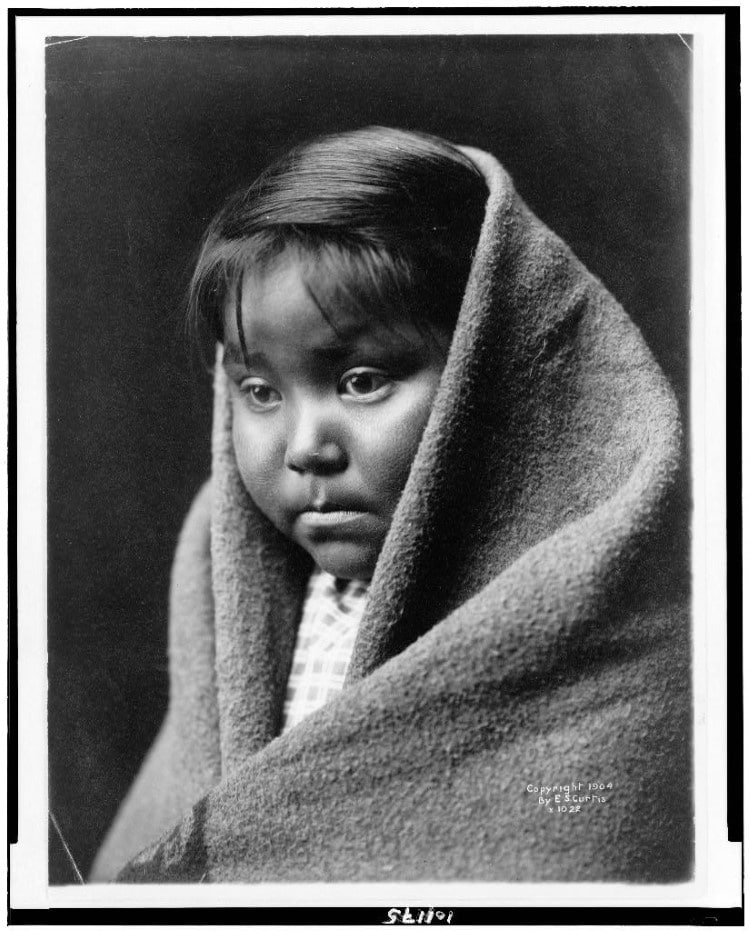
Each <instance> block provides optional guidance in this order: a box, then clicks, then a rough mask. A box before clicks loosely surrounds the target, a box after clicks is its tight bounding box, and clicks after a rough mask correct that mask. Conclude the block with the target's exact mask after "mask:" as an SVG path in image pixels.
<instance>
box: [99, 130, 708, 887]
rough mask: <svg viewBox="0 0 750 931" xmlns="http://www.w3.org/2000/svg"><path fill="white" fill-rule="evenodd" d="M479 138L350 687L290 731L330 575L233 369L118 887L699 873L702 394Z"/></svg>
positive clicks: (120, 826) (121, 852)
mask: <svg viewBox="0 0 750 931" xmlns="http://www.w3.org/2000/svg"><path fill="white" fill-rule="evenodd" d="M464 151H465V152H466V154H468V155H469V157H470V158H472V159H473V160H474V162H475V163H476V164H477V166H478V167H479V168H480V170H481V171H482V173H483V175H484V177H485V179H486V181H487V184H488V188H489V192H490V193H489V199H488V202H487V208H486V216H485V220H484V224H483V227H482V230H481V234H480V238H479V241H478V243H477V248H476V254H475V258H474V262H473V265H472V270H471V274H470V277H469V281H468V284H467V288H466V293H465V296H464V300H463V304H462V308H461V312H460V315H459V319H458V323H457V327H456V331H455V335H454V339H453V343H452V346H451V349H450V353H449V356H448V361H447V364H446V367H445V370H444V372H443V376H442V379H441V382H440V387H439V389H438V393H437V396H436V399H435V403H434V408H433V410H432V413H431V416H430V420H429V422H428V425H427V427H426V430H425V433H424V435H423V438H422V441H421V444H420V446H419V449H418V452H417V455H416V458H415V460H414V463H413V466H412V469H411V473H410V476H409V479H408V481H407V484H406V487H405V490H404V493H403V496H402V498H401V500H400V503H399V505H398V508H397V510H396V513H395V515H394V519H393V523H392V526H391V530H390V532H389V534H388V537H387V539H386V542H385V545H384V548H383V551H382V553H381V555H380V558H379V561H378V565H377V567H376V571H375V575H374V577H373V580H372V583H371V587H370V600H369V603H368V608H367V611H366V613H365V616H364V618H363V621H362V624H361V627H360V630H359V632H358V635H357V640H356V643H355V647H354V654H353V658H352V663H351V665H350V668H349V672H348V676H347V683H346V686H345V688H344V691H343V692H342V693H341V695H340V696H338V697H337V698H336V699H334V700H333V701H331V702H329V703H328V704H327V705H325V706H324V707H322V708H321V709H319V710H318V711H317V712H315V713H314V714H312V715H311V716H310V717H309V718H307V719H306V720H305V721H303V722H302V723H301V724H299V725H298V726H296V727H295V728H293V729H292V730H290V731H289V732H288V733H286V734H285V735H284V736H282V737H277V736H276V734H277V733H278V729H279V723H280V715H281V707H282V703H283V695H284V687H285V683H286V679H287V675H288V671H289V667H290V664H291V658H292V653H293V649H294V639H295V633H296V625H297V623H298V618H299V613H300V607H301V603H302V599H303V597H304V591H305V585H306V581H307V578H308V576H309V572H310V569H311V564H310V561H309V558H308V557H307V556H306V554H304V553H303V552H302V551H301V550H299V549H298V548H297V547H296V545H295V544H293V543H291V542H289V541H287V540H285V539H284V538H283V537H281V535H280V534H279V533H278V532H277V531H276V530H275V529H274V528H273V527H272V526H271V524H270V523H269V522H268V521H267V519H266V518H265V517H263V515H261V514H260V513H259V512H258V511H257V509H256V508H255V506H254V505H253V503H252V501H251V500H250V498H249V496H248V495H247V493H246V491H245V489H244V487H243V485H242V482H241V480H240V478H239V475H238V473H237V468H236V464H235V460H234V454H233V450H232V444H231V409H230V406H229V402H228V397H227V391H226V385H225V383H224V381H225V376H224V375H223V373H222V370H221V368H220V367H218V366H217V374H216V383H215V415H214V440H213V469H212V477H211V482H210V486H208V487H207V488H206V489H204V491H203V492H202V493H201V496H200V497H199V499H198V501H197V502H196V504H195V505H194V508H193V510H192V512H191V515H190V517H189V518H188V521H187V523H186V527H185V529H184V531H183V536H182V539H181V543H180V546H179V548H178V553H177V558H176V561H175V568H174V571H173V579H172V594H171V617H170V675H171V696H170V709H169V713H168V716H167V719H166V721H165V724H164V726H163V728H162V732H161V734H160V737H159V739H158V741H157V744H156V746H155V748H154V749H153V750H152V752H151V754H150V756H149V758H148V760H147V762H146V764H145V765H144V769H143V771H142V773H141V775H140V776H139V780H138V781H137V783H136V784H135V786H134V788H133V789H132V790H131V793H130V794H129V796H128V798H127V800H126V802H125V804H124V806H123V808H122V810H121V812H120V815H119V816H118V820H117V822H116V823H115V825H114V827H113V828H112V830H111V832H110V834H109V836H108V839H107V841H106V843H105V846H104V848H103V849H102V851H101V853H100V855H99V858H98V860H97V864H96V866H95V871H94V878H111V877H112V876H113V875H115V873H117V871H118V870H119V869H121V868H122V867H124V866H125V864H126V862H127V861H128V860H130V862H129V863H127V866H125V868H124V869H123V870H122V871H121V872H120V873H119V877H118V878H119V880H120V881H147V882H173V881H194V882H198V881H217V882H228V881H260V880H264V881H280V880H299V881H310V880H327V881H351V880H371V881H393V880H399V881H405V880H465V879H475V880H492V881H509V880H524V881H536V880H555V881H566V880H576V881H593V880H628V881H642V882H653V881H675V880H680V879H687V878H688V877H689V875H690V872H691V869H692V832H693V827H692V801H691V747H690V734H691V705H690V646H689V633H690V621H689V612H688V610H687V608H686V605H687V601H688V589H689V586H688V577H687V570H686V561H685V560H686V557H685V547H684V540H685V538H686V533H685V527H684V523H685V516H684V514H685V508H684V505H682V504H681V503H680V502H678V501H677V500H676V495H675V488H676V485H677V483H678V477H679V464H680V459H681V439H680V426H679V418H678V413H677V406H676V402H675V399H674V397H673V395H672V392H671V390H670V388H669V386H668V384H667V382H666V380H665V378H664V376H663V374H662V373H661V371H660V370H659V367H658V366H657V364H656V362H655V361H654V359H653V357H652V356H651V353H650V352H649V350H648V349H647V347H646V345H645V343H644V342H643V339H642V337H641V336H640V334H639V332H638V330H637V329H636V327H635V326H634V325H633V323H632V322H631V321H630V319H629V318H628V317H627V315H626V314H625V312H624V311H623V310H622V308H621V307H620V306H619V305H618V304H617V302H616V301H615V299H614V298H613V297H612V296H611V295H610V294H609V293H608V292H607V291H606V289H605V288H604V287H603V286H602V284H601V283H600V282H599V281H598V280H596V279H595V278H594V277H593V276H592V275H591V274H590V273H589V272H588V271H587V270H586V269H585V268H584V267H583V266H582V265H581V263H580V262H579V261H578V260H577V259H576V257H575V256H574V255H573V254H572V252H571V251H570V250H569V249H568V247H567V246H566V245H565V244H564V243H563V242H562V241H561V240H560V239H559V238H558V237H557V236H555V235H554V234H553V233H552V232H551V231H550V230H548V229H547V228H546V227H545V226H544V225H543V224H542V223H541V222H540V221H539V220H538V219H537V218H536V217H535V216H534V215H533V214H532V213H531V212H530V211H529V210H528V208H527V207H526V206H525V205H524V204H523V202H522V201H521V199H520V198H519V197H518V195H517V194H516V192H515V190H514V188H513V185H512V182H511V180H510V178H509V177H508V175H507V174H506V173H505V171H504V170H503V169H502V167H501V166H500V165H499V164H498V163H497V162H496V161H495V159H494V158H492V156H490V155H488V154H486V153H483V152H480V151H478V150H475V149H468V148H467V149H464ZM600 786H604V787H605V788H599V787H600ZM566 787H567V789H566ZM571 787H573V788H571ZM592 787H593V788H592ZM553 789H554V790H555V791H553ZM546 790H549V791H546ZM566 796H567V800H566ZM584 799H585V800H584ZM582 800H583V801H582ZM180 816H182V817H180ZM178 819H179V820H178ZM175 825H176V826H175ZM169 828H172V830H168V829H169ZM165 832H167V833H165ZM147 844H150V846H148V847H146V845H147ZM144 847H145V848H146V849H145V850H144V849H142V848H144ZM136 854H137V856H136ZM131 858H134V859H131Z"/></svg>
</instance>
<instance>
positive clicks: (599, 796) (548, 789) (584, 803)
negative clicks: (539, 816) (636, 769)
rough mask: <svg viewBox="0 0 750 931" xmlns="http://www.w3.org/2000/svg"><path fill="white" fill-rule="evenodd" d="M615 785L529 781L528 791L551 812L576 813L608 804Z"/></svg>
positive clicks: (539, 804) (607, 783) (601, 782)
mask: <svg viewBox="0 0 750 931" xmlns="http://www.w3.org/2000/svg"><path fill="white" fill-rule="evenodd" d="M613 789H614V785H613V784H612V783H611V782H604V780H599V781H597V782H564V783H554V784H548V785H544V784H542V783H538V784H535V783H532V782H530V783H528V785H527V786H526V792H527V794H528V795H529V796H531V797H534V798H536V804H537V805H538V806H540V807H544V810H545V811H548V812H550V813H551V814H556V815H557V814H560V815H564V814H567V815H574V814H578V813H579V812H582V811H585V810H586V809H591V808H596V807H597V806H598V805H606V804H607V802H608V801H609V799H610V796H611V793H612V790H613Z"/></svg>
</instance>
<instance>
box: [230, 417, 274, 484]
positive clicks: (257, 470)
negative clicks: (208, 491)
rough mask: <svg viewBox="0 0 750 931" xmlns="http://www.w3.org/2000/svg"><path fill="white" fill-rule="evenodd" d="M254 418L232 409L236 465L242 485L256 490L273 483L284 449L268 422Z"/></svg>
mask: <svg viewBox="0 0 750 931" xmlns="http://www.w3.org/2000/svg"><path fill="white" fill-rule="evenodd" d="M256 420H257V418H252V419H251V418H249V417H247V416H244V417H243V416H242V414H241V413H239V415H238V412H237V411H236V410H235V416H234V420H233V424H232V440H233V444H234V454H235V458H236V460H237V466H238V468H239V471H240V475H241V477H242V480H243V482H244V483H245V487H246V488H247V489H248V491H250V492H251V494H252V491H253V489H252V488H251V487H250V486H251V485H252V486H255V487H257V488H258V489H260V488H263V487H268V486H269V485H273V483H274V476H275V473H276V471H278V464H279V462H282V463H283V449H282V444H281V442H280V439H279V437H277V436H276V431H274V430H273V429H269V426H270V425H263V424H258V423H256V422H255V421H256Z"/></svg>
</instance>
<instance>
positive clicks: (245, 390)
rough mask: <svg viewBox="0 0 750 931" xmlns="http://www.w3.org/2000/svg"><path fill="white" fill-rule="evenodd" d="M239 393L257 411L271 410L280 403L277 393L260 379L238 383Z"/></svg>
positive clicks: (244, 380) (248, 379) (247, 379)
mask: <svg viewBox="0 0 750 931" xmlns="http://www.w3.org/2000/svg"><path fill="white" fill-rule="evenodd" d="M240 391H241V393H242V395H243V396H244V397H246V398H247V399H248V401H249V402H250V406H251V407H254V408H255V409H256V410H259V411H268V410H273V408H275V407H276V406H277V405H278V404H279V403H280V401H281V395H280V394H279V392H278V391H277V390H276V389H275V388H272V387H271V386H270V385H269V384H268V382H265V381H263V379H262V378H245V379H243V381H241V382H240Z"/></svg>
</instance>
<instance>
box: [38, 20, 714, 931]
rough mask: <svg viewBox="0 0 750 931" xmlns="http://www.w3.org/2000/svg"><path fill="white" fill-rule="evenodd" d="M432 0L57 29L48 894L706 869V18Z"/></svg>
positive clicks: (577, 882)
mask: <svg viewBox="0 0 750 931" xmlns="http://www.w3.org/2000/svg"><path fill="white" fill-rule="evenodd" d="M60 19H61V18H58V19H57V21H56V23H55V25H57V24H58V23H59V22H60ZM142 19H143V18H141V19H140V20H139V18H138V17H136V18H134V21H141V22H142ZM272 19H274V18H272ZM275 19H276V20H277V21H278V22H277V25H279V26H283V25H284V24H283V20H284V17H276V18H275ZM344 19H345V20H346V18H344ZM393 19H396V20H397V19H398V18H397V17H394V18H393ZM405 19H410V18H405ZM414 19H415V20H416V23H415V25H414V26H413V27H412V28H410V29H409V30H404V32H403V34H398V32H396V31H395V30H393V29H392V30H391V32H390V33H389V34H382V35H379V34H377V31H375V32H371V33H370V34H357V32H358V30H357V29H356V28H353V29H352V31H351V33H350V34H348V33H347V30H346V22H345V23H344V25H343V28H342V29H341V30H340V31H337V33H336V34H333V33H331V34H324V30H323V29H322V27H321V29H320V30H319V31H320V33H321V34H294V30H293V29H290V30H289V34H284V33H286V32H287V30H285V29H280V30H279V34H270V32H268V33H264V31H263V30H262V29H260V28H259V29H258V30H257V32H258V34H252V33H253V32H255V31H256V30H255V29H249V30H248V34H242V33H241V32H239V31H238V32H237V33H235V34H227V35H221V34H201V29H200V25H199V24H200V17H196V19H195V25H196V28H195V30H191V29H190V21H189V19H188V18H186V20H187V26H186V27H185V28H184V30H183V31H184V33H185V34H169V30H167V31H166V32H164V34H154V35H148V34H128V33H129V30H128V25H129V19H128V17H120V18H119V25H120V26H121V29H120V31H119V32H118V31H117V30H116V29H112V34H91V35H78V34H73V33H72V32H71V33H67V32H65V31H58V32H54V33H53V32H45V34H44V92H45V105H44V106H45V120H46V123H45V127H46V129H45V142H44V145H45V169H44V170H45V179H46V204H45V222H46V259H45V268H46V272H45V275H46V277H45V282H46V331H45V332H46V429H47V451H46V466H47V505H46V521H47V523H46V527H47V539H46V558H47V563H46V565H47V650H48V667H47V675H48V692H47V738H46V739H47V754H48V790H49V799H48V801H49V834H48V848H47V863H46V868H47V869H48V883H49V886H50V888H52V887H60V891H61V893H62V892H63V891H65V887H69V886H76V885H77V886H86V887H89V892H90V893H91V894H92V895H94V896H95V897H96V896H99V898H98V899H97V901H98V902H99V904H111V903H113V902H114V901H115V899H110V900H109V901H108V899H107V896H108V895H114V896H117V895H126V894H127V895H137V894H139V892H138V890H137V889H136V890H135V892H130V891H129V890H130V887H138V886H146V887H161V886H165V885H166V884H174V883H180V884H186V885H185V888H186V889H187V886H188V885H189V886H191V887H192V886H193V885H197V886H201V887H210V886H212V885H215V884H222V887H223V886H224V884H226V885H236V886H237V887H238V888H239V886H240V885H242V886H243V887H244V885H245V884H250V885H251V886H252V885H254V886H255V887H256V888H258V889H260V888H262V886H263V884H268V883H271V884H284V883H286V884H300V883H304V884H319V885H321V886H324V885H326V884H339V883H359V884H363V887H367V888H370V886H371V885H373V884H374V885H373V888H376V887H377V885H378V884H380V885H382V884H389V883H406V884H425V883H427V884H429V883H441V884H445V883H446V882H447V883H451V884H456V883H458V884H465V883H471V884H477V888H478V887H479V884H518V885H519V887H520V886H525V885H527V884H532V883H533V884H541V885H540V887H539V888H540V889H542V890H543V889H544V888H545V885H546V886H548V887H552V886H554V888H555V889H559V888H561V887H562V888H564V889H567V890H569V892H570V894H571V895H573V894H574V890H575V889H576V887H581V886H582V885H584V884H585V885H587V886H588V884H600V885H601V886H602V887H604V886H606V885H607V884H610V883H617V884H623V886H622V888H625V889H627V890H632V891H633V893H634V894H637V891H638V890H639V889H642V890H643V892H644V895H646V896H647V895H649V894H650V893H649V890H650V889H651V890H653V889H656V888H657V887H658V888H661V887H666V889H667V890H669V889H673V890H675V892H677V891H678V890H679V889H680V888H683V887H684V888H691V884H693V883H694V882H695V881H696V879H697V877H698V874H697V872H696V871H698V872H700V870H701V869H703V863H704V853H703V849H704V847H702V846H699V847H698V848H697V847H696V843H698V844H699V845H704V846H705V844H706V843H707V840H706V837H707V833H706V832H705V831H703V829H702V828H701V824H703V822H702V821H701V819H702V818H703V817H704V816H703V814H702V813H699V812H698V811H697V810H696V804H697V799H698V800H700V799H702V798H703V795H702V794H700V795H696V785H698V786H699V787H701V791H702V787H703V786H704V785H705V778H706V777H705V775H704V774H703V770H702V769H701V768H700V767H701V766H702V765H703V764H702V763H700V764H699V767H698V771H696V762H695V761H696V759H698V757H697V756H696V740H698V743H699V744H700V747H702V746H703V743H704V742H705V741H704V737H703V736H700V738H699V739H698V738H696V733H698V732H696V731H695V719H696V701H698V702H700V703H701V704H700V714H699V717H700V719H701V720H704V715H705V711H704V708H705V705H704V703H705V701H706V694H705V685H704V683H703V680H700V682H699V685H698V687H697V690H696V686H695V676H694V657H695V655H696V653H695V651H696V637H698V641H697V642H698V643H702V642H703V640H702V638H703V636H704V633H703V626H702V625H703V623H704V621H703V620H700V621H697V620H696V618H695V604H696V590H697V589H698V590H700V592H704V590H705V586H704V584H703V582H702V581H701V580H697V579H696V565H695V563H694V562H693V563H692V564H691V553H692V550H691V546H692V543H693V542H694V538H695V533H696V526H695V524H694V523H693V521H694V515H695V500H696V499H695V494H696V492H695V486H694V484H693V480H694V474H693V470H692V467H691V464H692V463H693V461H694V460H693V458H692V456H693V455H694V445H693V441H692V439H691V438H692V436H693V435H694V434H693V432H692V431H693V429H694V424H695V420H694V418H695V416H696V411H695V403H694V395H693V394H691V391H692V390H693V389H694V387H695V386H694V384H693V382H692V377H693V373H692V369H691V361H690V360H691V314H690V308H691V302H692V301H694V293H693V282H694V280H695V274H694V273H695V268H694V265H693V264H692V263H691V248H692V254H693V257H695V255H696V251H695V248H694V241H695V240H694V238H692V237H694V234H695V229H694V228H693V227H692V223H693V218H694V215H695V214H694V212H693V213H691V211H692V210H693V206H694V202H693V200H692V199H691V177H692V175H691V172H692V170H693V168H694V161H693V158H694V152H693V141H692V140H693V121H694V119H695V109H694V106H693V101H694V99H695V98H694V82H695V80H696V72H695V44H696V35H695V34H694V33H693V32H690V31H687V30H686V31H684V32H681V31H670V30H669V29H665V30H664V31H651V30H649V29H648V27H647V25H645V26H644V23H645V24H647V23H648V17H640V18H638V19H637V22H635V23H634V27H633V31H632V32H631V31H629V30H628V29H621V30H620V31H614V32H610V31H608V30H607V28H606V22H605V24H604V27H603V28H602V29H601V31H600V32H591V31H587V32H585V33H583V32H582V33H578V34H576V33H575V32H573V31H570V30H565V29H561V30H560V31H559V32H556V31H554V30H553V29H552V28H551V25H550V24H546V25H545V28H544V29H543V30H542V31H539V30H538V29H532V28H530V29H529V30H528V31H523V30H520V31H519V30H510V31H505V32H504V31H503V30H502V26H503V22H502V20H503V19H504V18H503V17H500V18H499V19H500V20H501V22H500V23H499V24H496V25H498V28H497V31H491V30H487V32H486V33H484V34H483V33H481V32H476V31H472V32H470V33H467V34H460V31H459V32H456V33H455V34H452V33H451V32H449V31H448V30H446V31H445V32H444V33H441V32H434V31H432V32H429V31H428V30H424V31H420V29H419V19H420V18H419V17H418V16H417V17H415V18H414ZM558 19H559V18H558ZM562 19H564V18H562ZM606 19H607V18H606V17H604V20H605V21H606ZM348 21H349V22H350V23H352V24H354V23H355V21H356V17H355V16H352V17H349V18H348ZM247 22H248V24H249V25H252V17H248V18H247ZM146 26H147V24H146ZM144 28H145V26H144ZM139 31H140V30H139ZM697 41H698V43H700V41H701V39H700V37H698V39H697ZM694 261H695V258H693V262H694ZM701 410H702V408H701ZM701 494H702V492H701ZM702 598H703V595H701V599H702ZM701 603H702V601H701ZM696 631H697V632H698V633H697V634H696ZM700 734H701V735H702V734H703V732H702V731H701V732H700ZM701 752H702V751H701ZM696 824H698V832H697V833H696ZM708 833H710V831H709V832H708ZM125 887H127V889H128V891H127V893H126V892H125V891H123V890H124V888H125ZM108 890H109V891H108ZM118 890H120V891H119V892H118ZM156 891H158V890H156ZM203 892H204V890H203V889H201V890H200V893H201V894H203ZM542 894H543V893H542ZM666 895H667V897H669V895H670V893H669V892H668V891H667V893H666ZM449 900H450V897H448V898H446V899H445V903H444V905H445V907H442V905H441V908H440V909H436V908H435V907H431V909H430V911H431V914H430V919H429V921H430V923H445V922H446V921H450V920H451V919H450V917H449V912H450V916H452V914H453V912H452V911H451V910H450V908H449V905H450V901H449ZM92 901H93V900H92ZM128 901H130V900H128ZM185 901H187V900H185ZM191 901H192V900H191ZM256 901H259V900H256ZM170 904H173V905H179V904H180V893H179V892H177V891H174V889H173V890H172V892H171V893H170ZM384 904H385V903H384ZM388 905H389V906H390V910H388V909H385V908H384V909H383V916H382V917H383V922H384V923H403V922H404V921H405V920H406V921H408V919H405V917H404V911H403V908H404V907H405V906H404V904H403V903H398V902H394V901H390V902H389V903H388ZM397 906H398V907H397ZM412 912H414V914H418V913H419V910H417V911H414V909H412ZM437 912H439V916H438V917H437V918H436V917H435V915H436V914H437ZM421 914H422V917H421V919H420V921H422V922H425V921H427V914H428V912H427V910H426V908H425V909H423V910H422V912H421ZM391 919H392V920H391Z"/></svg>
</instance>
